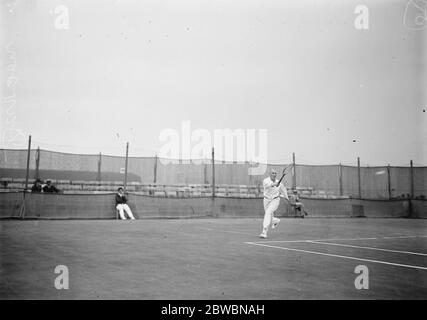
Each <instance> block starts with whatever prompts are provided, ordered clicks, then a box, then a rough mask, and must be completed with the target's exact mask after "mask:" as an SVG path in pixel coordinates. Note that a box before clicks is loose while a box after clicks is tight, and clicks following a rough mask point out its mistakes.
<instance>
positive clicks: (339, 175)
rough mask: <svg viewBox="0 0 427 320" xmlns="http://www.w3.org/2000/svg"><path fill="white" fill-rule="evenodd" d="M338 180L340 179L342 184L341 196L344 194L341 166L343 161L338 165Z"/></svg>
mask: <svg viewBox="0 0 427 320" xmlns="http://www.w3.org/2000/svg"><path fill="white" fill-rule="evenodd" d="M338 181H339V186H340V196H342V195H343V190H342V166H341V163H340V164H339V165H338Z"/></svg>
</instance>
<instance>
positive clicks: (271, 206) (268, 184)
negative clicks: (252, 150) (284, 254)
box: [259, 169, 289, 238]
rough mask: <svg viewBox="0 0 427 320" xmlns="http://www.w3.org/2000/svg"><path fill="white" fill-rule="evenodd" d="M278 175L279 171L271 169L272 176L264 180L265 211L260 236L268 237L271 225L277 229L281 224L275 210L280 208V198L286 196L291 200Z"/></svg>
mask: <svg viewBox="0 0 427 320" xmlns="http://www.w3.org/2000/svg"><path fill="white" fill-rule="evenodd" d="M276 177H277V171H276V170H274V169H271V172H270V176H269V177H267V178H265V179H264V181H263V187H264V212H265V213H264V220H263V222H262V232H261V234H260V235H259V236H260V238H267V232H268V230H269V228H270V226H271V228H272V229H275V228H276V227H277V226H278V225H279V223H280V219H279V218H276V217H274V212H275V211H276V210H277V208H279V204H280V198H285V199H286V200H288V201H289V198H288V192H287V190H286V187H285V186H284V185H283V184H282V183H279V180H278V179H276Z"/></svg>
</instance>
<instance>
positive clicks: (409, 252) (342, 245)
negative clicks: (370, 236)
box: [307, 241, 427, 256]
mask: <svg viewBox="0 0 427 320" xmlns="http://www.w3.org/2000/svg"><path fill="white" fill-rule="evenodd" d="M307 242H310V243H318V244H327V245H330V246H339V247H349V248H357V249H367V250H377V251H386V252H395V253H405V254H415V255H418V256H427V253H420V252H411V251H400V250H391V249H383V248H375V247H362V246H353V245H351V244H342V243H332V242H322V241H307Z"/></svg>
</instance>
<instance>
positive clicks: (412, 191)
mask: <svg viewBox="0 0 427 320" xmlns="http://www.w3.org/2000/svg"><path fill="white" fill-rule="evenodd" d="M410 176H411V178H410V179H411V199H414V198H415V187H414V163H413V162H412V160H411V171H410Z"/></svg>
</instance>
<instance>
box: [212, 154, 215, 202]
mask: <svg viewBox="0 0 427 320" xmlns="http://www.w3.org/2000/svg"><path fill="white" fill-rule="evenodd" d="M212 198H215V149H214V148H213V147H212Z"/></svg>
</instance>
